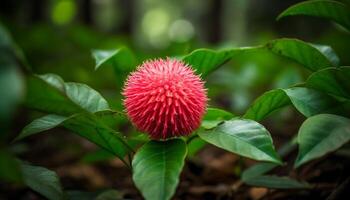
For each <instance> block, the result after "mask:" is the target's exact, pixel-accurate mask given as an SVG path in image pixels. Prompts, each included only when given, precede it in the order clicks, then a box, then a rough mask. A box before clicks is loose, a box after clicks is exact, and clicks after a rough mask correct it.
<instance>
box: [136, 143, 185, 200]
mask: <svg viewBox="0 0 350 200" xmlns="http://www.w3.org/2000/svg"><path fill="white" fill-rule="evenodd" d="M186 153H187V149H186V144H185V142H184V141H183V140H180V139H174V140H168V141H150V142H148V143H146V144H145V145H144V146H142V147H141V148H140V149H139V151H138V152H137V153H136V155H135V156H134V159H133V161H132V167H133V176H132V178H133V180H134V183H135V185H136V187H137V188H138V189H139V190H140V191H141V193H142V195H143V197H144V198H145V199H146V200H168V199H170V198H171V197H172V196H173V195H174V193H175V189H176V187H177V185H178V183H179V175H180V172H181V170H182V168H183V166H184V162H185V157H186Z"/></svg>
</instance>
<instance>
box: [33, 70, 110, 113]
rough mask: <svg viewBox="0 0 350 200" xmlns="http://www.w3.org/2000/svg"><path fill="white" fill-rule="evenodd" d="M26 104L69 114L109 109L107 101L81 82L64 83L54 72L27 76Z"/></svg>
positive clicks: (51, 111)
mask: <svg viewBox="0 0 350 200" xmlns="http://www.w3.org/2000/svg"><path fill="white" fill-rule="evenodd" d="M27 84H28V93H27V98H26V99H27V102H26V103H27V105H28V106H29V107H31V108H34V109H38V110H41V111H44V112H48V113H55V114H59V115H64V116H67V115H71V114H75V113H80V112H86V111H87V112H91V113H94V112H98V111H102V110H107V109H109V105H108V103H107V101H106V100H105V99H104V98H103V97H102V96H101V95H100V94H99V93H98V92H97V91H95V90H94V89H92V88H90V87H89V86H87V85H85V84H81V83H65V82H64V81H63V80H62V78H61V77H59V76H57V75H55V74H45V75H40V76H38V75H33V76H29V78H28V81H27Z"/></svg>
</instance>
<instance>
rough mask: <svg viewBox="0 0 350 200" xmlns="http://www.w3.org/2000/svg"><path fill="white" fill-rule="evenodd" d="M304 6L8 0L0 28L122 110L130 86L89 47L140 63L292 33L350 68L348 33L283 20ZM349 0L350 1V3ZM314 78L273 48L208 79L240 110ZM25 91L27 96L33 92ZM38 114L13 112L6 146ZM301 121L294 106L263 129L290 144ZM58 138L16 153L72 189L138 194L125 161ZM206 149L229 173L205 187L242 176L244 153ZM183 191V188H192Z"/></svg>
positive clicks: (262, 0)
mask: <svg viewBox="0 0 350 200" xmlns="http://www.w3.org/2000/svg"><path fill="white" fill-rule="evenodd" d="M297 2H300V1H298V0H284V1H279V0H176V1H171V0H1V2H0V22H1V24H2V26H3V27H4V28H5V29H7V31H8V32H9V33H10V34H11V35H12V38H13V40H14V41H15V43H16V44H17V46H18V47H19V48H20V49H22V51H23V54H24V55H25V58H26V61H27V63H28V64H29V65H30V66H31V67H32V69H33V71H34V72H35V73H38V74H43V73H55V74H58V75H60V76H61V77H62V78H63V79H64V80H65V81H74V82H82V83H85V84H88V85H89V86H91V87H92V88H94V89H96V90H97V91H99V92H101V94H102V95H103V96H104V97H105V98H106V99H107V100H108V101H109V102H110V103H111V105H112V107H113V108H115V109H122V104H121V101H120V99H121V95H120V89H121V87H122V83H123V80H120V79H118V78H120V77H118V75H117V76H116V75H115V73H114V72H113V69H112V68H111V67H103V68H101V69H98V70H97V71H95V70H94V64H95V63H94V60H93V58H92V56H91V50H93V49H116V48H119V47H123V46H126V47H128V48H130V50H131V51H132V52H133V53H134V54H135V55H136V56H135V57H136V58H137V63H141V62H142V61H143V60H145V59H148V58H157V57H167V56H168V57H177V56H181V55H184V54H187V53H189V52H191V51H192V50H194V49H197V48H213V49H224V48H231V47H239V46H255V45H260V44H264V43H266V42H267V41H269V40H271V39H276V38H282V37H290V38H298V39H301V40H304V41H308V42H311V43H315V44H325V45H330V46H331V47H332V48H333V49H334V50H335V52H336V53H337V55H338V56H339V58H340V61H341V63H340V64H341V65H344V66H345V65H350V57H349V52H348V51H346V49H349V46H350V37H349V33H347V32H345V31H344V30H343V29H342V28H341V27H339V26H337V25H335V24H333V23H331V22H329V21H326V20H322V19H317V18H310V17H291V18H286V19H283V20H281V21H276V17H277V16H278V14H279V13H281V12H282V11H283V10H284V9H286V8H287V7H289V6H291V5H293V4H295V3H297ZM342 2H344V3H346V4H348V5H349V4H350V1H349V0H343V1H342ZM20 74H22V73H20ZM308 74H309V73H308V72H307V71H306V70H304V69H303V68H302V67H300V66H299V65H298V64H297V63H294V62H290V61H289V60H287V59H283V58H280V57H277V56H275V55H272V54H270V53H268V52H266V53H258V54H254V53H252V54H247V55H244V56H241V57H239V58H234V59H233V60H232V61H230V62H229V63H227V64H225V66H223V67H222V68H220V70H217V71H216V72H215V73H213V74H211V75H210V76H209V77H208V80H207V87H208V89H209V97H210V99H211V100H210V106H213V107H219V108H223V109H226V110H228V111H231V112H233V113H235V114H237V115H238V114H242V113H244V111H245V110H246V109H247V107H248V106H249V105H250V104H251V103H252V101H253V100H254V99H255V98H256V97H257V96H259V95H261V94H262V93H263V92H264V91H267V90H269V89H273V88H283V87H288V86H291V85H293V84H296V83H300V82H302V81H303V80H305V77H307V75H308ZM11 87H15V86H14V85H6V84H3V85H0V88H1V90H12V89H13V88H11ZM19 91H23V92H24V91H25V86H24V88H22V90H21V89H19ZM22 96H24V95H22ZM0 98H1V97H0ZM0 101H1V100H0ZM40 115H41V113H38V112H35V111H30V110H28V109H27V108H25V107H24V106H23V105H21V104H19V106H18V107H16V110H15V111H14V112H12V116H8V119H11V120H7V121H6V123H7V124H6V129H3V130H1V132H7V133H8V134H7V136H6V137H5V139H4V141H11V139H13V138H14V137H15V136H16V135H17V134H18V133H19V132H20V130H21V129H22V128H23V127H24V126H25V125H26V124H27V123H28V122H30V121H31V120H33V119H34V118H36V117H38V116H40ZM302 120H303V117H302V116H301V115H299V114H298V113H296V112H295V111H294V110H293V109H290V108H287V109H285V110H284V111H283V112H279V113H278V114H275V115H272V116H271V117H270V118H269V119H268V120H267V121H266V122H263V123H264V125H266V126H267V127H268V129H269V130H270V132H271V133H272V134H273V137H274V139H275V138H278V139H276V142H277V143H282V142H284V141H286V140H287V139H289V138H290V137H291V135H294V134H295V133H296V131H297V129H298V127H299V125H300V123H301V122H302ZM291 122H292V123H291ZM286 126H287V127H288V129H287V131H286V128H285V127H286ZM50 132H51V133H52V134H42V135H38V136H35V137H32V138H28V139H26V140H25V141H23V142H21V143H17V144H15V145H12V146H11V147H10V148H11V151H12V152H14V153H15V154H16V155H18V157H20V158H22V159H24V160H28V161H30V162H32V163H34V164H36V165H41V166H45V167H48V168H50V169H54V170H55V171H56V172H57V173H58V174H59V176H60V177H61V179H62V180H61V181H62V182H63V185H64V188H67V189H74V190H87V191H95V190H98V189H101V188H115V189H120V190H121V191H122V192H124V193H127V194H129V195H130V197H133V198H139V194H138V193H137V191H136V189H135V188H134V187H133V185H132V183H131V180H130V174H128V172H127V169H125V168H124V167H123V166H122V164H121V163H120V162H119V161H117V160H115V159H112V158H111V156H110V155H108V154H106V153H104V152H103V151H101V150H99V149H97V148H96V147H95V146H94V145H93V144H91V143H89V142H87V141H86V140H83V139H81V138H78V137H76V136H74V135H73V134H69V133H67V131H65V130H64V129H55V130H53V131H50ZM58 135H59V136H58ZM2 143H6V142H2ZM277 146H278V144H277ZM204 152H205V153H203V152H202V157H200V158H201V159H202V160H205V162H207V163H208V162H209V163H211V164H209V167H213V168H214V169H215V168H219V169H221V171H223V172H222V173H221V174H217V175H215V174H214V175H213V176H218V177H219V178H218V177H216V178H215V180H211V179H210V178H207V179H208V180H207V179H205V180H204V181H202V182H200V183H201V184H217V183H218V182H220V181H219V180H222V181H225V180H226V179H227V180H226V181H232V180H234V179H237V175H235V173H234V170H233V169H234V168H235V166H236V165H235V163H237V162H238V161H237V158H236V157H234V156H227V155H225V154H224V153H223V152H221V151H219V150H217V149H215V148H213V147H209V149H205V150H204ZM203 156H204V157H203ZM203 162H204V161H203ZM87 163H88V164H87ZM213 163H215V164H213ZM190 166H191V165H190ZM225 169H227V171H229V173H230V174H229V175H227V174H225V173H226V172H227V171H225ZM238 170H239V169H238ZM189 171H191V170H189ZM209 171H210V170H209ZM224 172H225V173H224ZM186 173H190V172H186ZM237 173H238V172H237ZM186 177H187V176H186ZM213 179H214V178H213ZM206 181H207V182H206ZM184 182H185V183H184V184H189V183H191V181H189V180H187V182H186V180H185V181H184ZM0 186H3V187H1V189H0V193H1V194H0V199H17V198H22V199H40V196H38V195H37V194H35V193H34V192H32V191H30V190H28V189H25V188H21V187H18V186H8V185H6V184H3V185H0ZM180 188H182V190H184V189H183V188H186V185H182V186H180ZM180 190H181V189H180ZM19 191H20V192H23V194H22V195H21V194H19V193H18V192H19ZM184 193H186V191H184V192H182V193H181V192H180V196H177V197H176V198H180V197H181V194H183V195H184ZM194 199H196V198H194Z"/></svg>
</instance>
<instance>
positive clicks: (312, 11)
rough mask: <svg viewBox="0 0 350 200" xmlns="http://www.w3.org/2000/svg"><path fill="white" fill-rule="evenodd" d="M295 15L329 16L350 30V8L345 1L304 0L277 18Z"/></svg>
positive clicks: (328, 17)
mask: <svg viewBox="0 0 350 200" xmlns="http://www.w3.org/2000/svg"><path fill="white" fill-rule="evenodd" d="M293 15H309V16H315V17H322V18H327V19H330V20H332V21H335V22H337V23H338V24H340V25H342V26H344V27H345V28H347V29H348V30H350V9H349V8H348V7H347V6H346V5H344V4H343V3H340V2H337V1H329V0H315V1H304V2H301V3H298V4H295V5H293V6H291V7H289V8H288V9H286V10H285V11H283V12H282V13H281V14H280V15H279V16H278V17H277V20H279V19H281V18H283V17H286V16H293Z"/></svg>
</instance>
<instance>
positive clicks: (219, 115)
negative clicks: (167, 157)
mask: <svg viewBox="0 0 350 200" xmlns="http://www.w3.org/2000/svg"><path fill="white" fill-rule="evenodd" d="M233 117H234V115H233V114H232V113H230V112H227V111H225V110H221V109H218V108H208V109H207V113H206V114H205V115H204V117H203V120H202V124H201V126H202V127H203V128H205V129H211V128H214V127H215V126H217V125H218V124H220V123H221V122H222V121H224V120H229V119H231V118H233Z"/></svg>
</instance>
